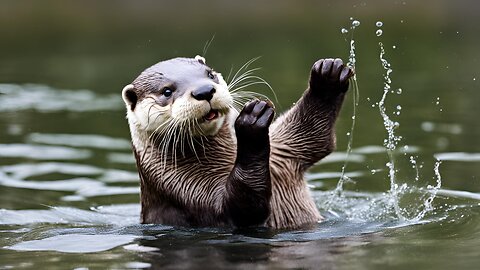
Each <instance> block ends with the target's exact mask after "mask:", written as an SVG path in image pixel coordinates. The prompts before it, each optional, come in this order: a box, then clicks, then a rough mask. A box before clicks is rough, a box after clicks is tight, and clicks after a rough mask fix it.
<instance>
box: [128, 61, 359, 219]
mask: <svg viewBox="0 0 480 270" xmlns="http://www.w3.org/2000/svg"><path fill="white" fill-rule="evenodd" d="M352 75H353V70H352V69H351V68H350V67H348V66H347V65H344V64H343V62H342V60H341V59H321V60H318V61H316V62H315V63H314V65H313V67H312V69H311V73H310V79H309V82H308V88H307V90H306V91H305V92H304V93H303V96H302V97H301V98H300V100H299V101H298V102H296V103H295V104H294V106H293V107H292V108H290V109H289V110H288V111H286V112H285V113H284V114H282V115H281V116H279V117H278V118H277V119H276V120H275V121H273V118H274V114H275V112H274V106H273V104H272V103H271V102H270V101H265V100H260V99H252V100H250V101H249V102H248V103H246V104H245V105H244V107H243V108H242V109H241V110H240V112H237V111H236V110H235V106H234V103H235V99H234V98H233V96H234V94H233V92H234V91H233V90H232V89H231V88H232V87H231V85H227V83H226V82H225V80H224V79H223V77H222V75H221V74H220V73H218V72H215V71H214V70H213V69H212V68H210V67H209V66H207V65H206V61H205V58H203V57H200V56H197V57H195V58H174V59H170V60H166V61H162V62H159V63H157V64H155V65H153V66H151V67H149V68H147V69H146V70H144V71H143V72H142V73H141V74H140V75H139V76H138V77H137V78H136V79H135V80H134V81H133V82H132V83H131V84H129V85H127V86H125V88H124V89H123V91H122V97H123V100H124V102H125V104H126V108H127V119H128V124H129V127H130V133H131V138H132V148H133V153H134V155H135V159H136V165H137V168H138V173H139V176H140V191H141V195H140V197H141V222H142V223H157V224H159V223H160V224H168V225H175V226H187V227H226V226H228V227H234V228H243V227H251V226H266V227H269V228H274V229H284V228H299V227H301V226H309V225H310V226H311V225H313V224H316V223H318V222H320V221H321V220H322V219H323V218H322V216H321V215H320V213H319V211H318V209H317V207H316V205H315V202H314V200H313V199H312V197H311V195H310V192H309V188H308V187H307V184H306V182H305V180H304V173H305V171H306V170H307V169H308V168H309V167H311V166H312V165H313V164H315V163H316V162H317V161H319V160H321V159H322V158H323V157H325V156H327V155H328V154H329V153H331V152H332V151H333V149H334V147H335V132H334V125H335V120H336V119H337V116H338V114H339V110H340V108H341V105H342V103H343V99H344V96H345V93H346V92H347V90H348V85H349V78H350V77H351V76H352ZM236 83H238V80H236ZM233 84H235V83H233ZM272 121H273V123H272Z"/></svg>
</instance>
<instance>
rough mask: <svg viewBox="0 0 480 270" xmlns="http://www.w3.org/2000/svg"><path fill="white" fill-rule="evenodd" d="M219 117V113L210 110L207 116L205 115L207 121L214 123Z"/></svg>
mask: <svg viewBox="0 0 480 270" xmlns="http://www.w3.org/2000/svg"><path fill="white" fill-rule="evenodd" d="M217 117H218V111H216V110H210V111H209V112H208V113H207V115H205V120H207V121H212V120H213V119H215V118H217Z"/></svg>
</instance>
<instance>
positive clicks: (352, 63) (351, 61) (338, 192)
mask: <svg viewBox="0 0 480 270" xmlns="http://www.w3.org/2000/svg"><path fill="white" fill-rule="evenodd" d="M351 20H352V24H351V26H350V31H348V30H346V29H345V28H342V30H341V32H342V34H347V33H350V37H348V38H349V39H350V54H349V56H348V63H347V66H348V67H350V68H351V69H353V70H354V71H355V68H356V62H357V61H356V58H355V39H354V38H353V34H354V31H355V29H356V28H357V27H358V26H359V25H360V21H358V20H353V18H351ZM345 40H348V39H347V37H346V38H345ZM350 84H351V85H352V92H353V93H352V95H353V98H352V101H353V114H352V125H351V127H350V132H348V133H347V136H348V144H347V151H346V157H345V162H344V164H343V166H342V171H341V175H340V179H339V180H338V183H337V187H336V188H335V189H334V190H333V191H332V194H331V196H330V200H328V201H327V205H326V206H327V209H329V208H330V207H331V205H332V203H334V202H335V201H337V200H338V199H341V197H342V196H343V195H342V191H343V185H344V183H345V182H352V181H353V180H352V179H351V178H350V177H348V176H347V175H346V173H345V172H346V168H347V165H348V161H349V156H350V154H351V152H352V144H353V131H354V130H355V122H356V118H357V116H356V115H357V107H358V102H359V90H358V83H357V75H356V73H354V74H353V77H352V78H351V79H350Z"/></svg>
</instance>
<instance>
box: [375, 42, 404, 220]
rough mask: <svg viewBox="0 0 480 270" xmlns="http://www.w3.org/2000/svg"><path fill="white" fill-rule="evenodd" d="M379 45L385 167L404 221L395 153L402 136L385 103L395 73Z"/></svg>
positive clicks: (394, 204)
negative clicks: (381, 69)
mask: <svg viewBox="0 0 480 270" xmlns="http://www.w3.org/2000/svg"><path fill="white" fill-rule="evenodd" d="M378 45H379V46H380V62H381V64H382V67H383V69H384V70H385V74H384V75H383V79H384V83H383V95H382V98H381V99H380V101H379V102H378V109H379V111H380V115H381V116H382V118H383V125H384V126H385V129H386V131H387V138H386V139H385V140H384V143H383V145H384V146H385V148H386V149H387V155H388V159H389V162H387V163H386V164H385V165H386V166H387V168H388V177H389V179H390V190H389V193H388V195H389V196H390V202H391V206H392V207H393V208H394V209H395V214H396V216H397V217H398V218H399V219H400V220H404V219H405V218H404V216H403V214H402V209H401V208H400V205H399V200H400V198H399V196H400V194H401V190H400V189H401V186H399V185H398V184H397V183H396V169H395V156H394V151H395V149H396V147H397V145H398V142H399V141H400V140H401V136H396V135H395V129H396V128H397V127H398V126H399V123H398V122H395V121H393V120H391V119H390V117H389V116H388V114H387V112H386V107H385V101H386V99H387V95H388V93H389V92H390V89H391V86H390V85H391V83H392V80H391V79H390V74H391V73H392V72H393V70H392V68H391V65H390V63H389V62H388V61H387V60H386V59H385V49H384V46H383V43H382V42H379V43H378Z"/></svg>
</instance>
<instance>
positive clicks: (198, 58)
mask: <svg viewBox="0 0 480 270" xmlns="http://www.w3.org/2000/svg"><path fill="white" fill-rule="evenodd" d="M195 60H197V61H198V62H200V64H203V65H205V64H206V63H207V61H205V58H204V57H202V56H200V55H197V56H195Z"/></svg>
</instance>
